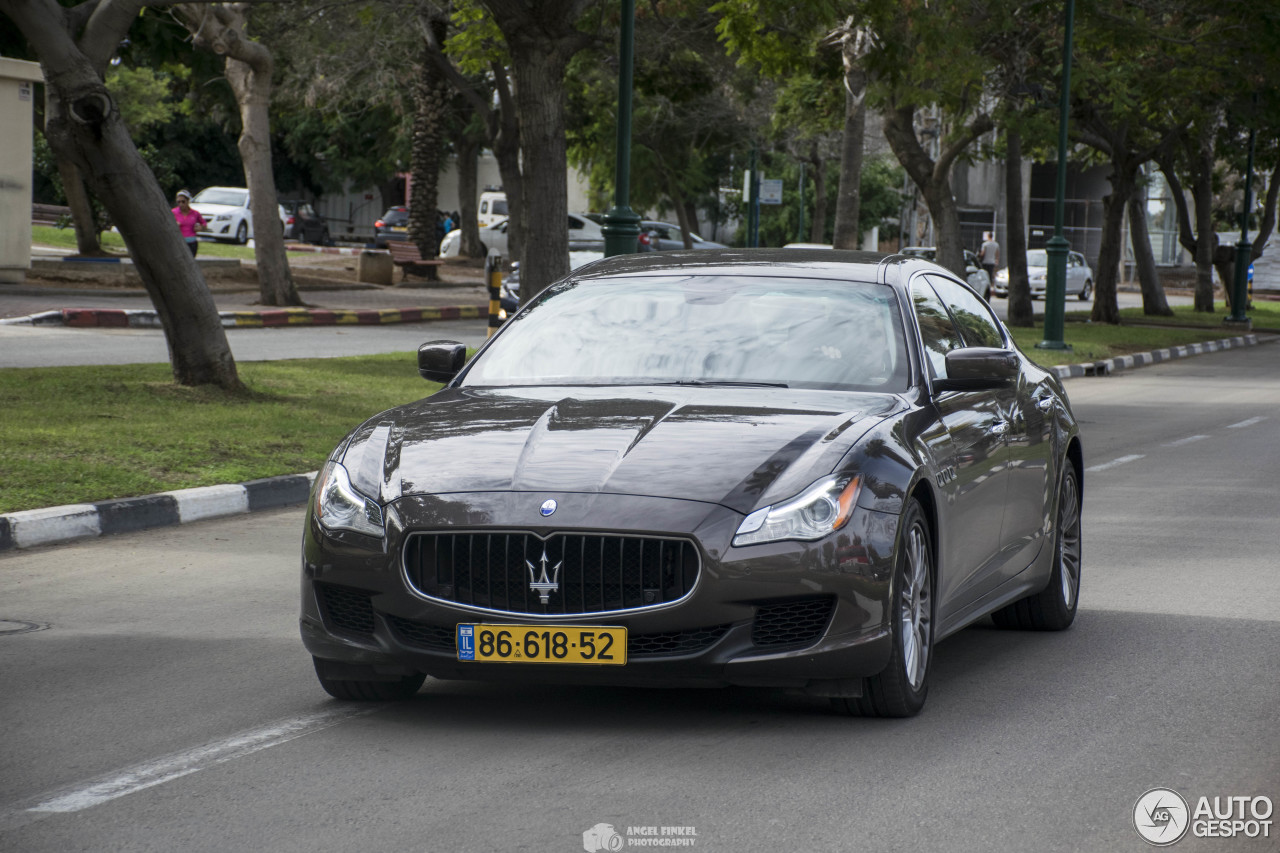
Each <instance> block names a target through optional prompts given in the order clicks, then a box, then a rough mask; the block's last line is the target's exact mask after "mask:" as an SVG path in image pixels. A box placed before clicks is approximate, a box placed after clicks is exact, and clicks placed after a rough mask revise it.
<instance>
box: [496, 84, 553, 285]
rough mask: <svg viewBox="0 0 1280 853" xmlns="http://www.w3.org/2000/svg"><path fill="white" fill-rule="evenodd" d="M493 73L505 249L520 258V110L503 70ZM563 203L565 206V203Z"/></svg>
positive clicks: (522, 230)
mask: <svg viewBox="0 0 1280 853" xmlns="http://www.w3.org/2000/svg"><path fill="white" fill-rule="evenodd" d="M494 74H495V75H500V76H495V78H494V79H495V80H496V86H497V90H498V110H499V111H498V115H497V116H496V121H495V122H494V130H493V134H492V137H491V143H492V145H493V156H494V158H495V159H496V160H497V161H498V173H499V174H500V175H502V190H503V192H505V193H506V194H507V252H508V253H509V254H510V256H511V260H513V261H520V260H522V259H523V258H524V235H525V231H526V223H527V222H528V220H527V219H526V218H525V217H526V215H527V212H526V211H525V207H524V175H522V174H521V172H520V110H519V107H518V106H517V105H516V98H515V95H514V94H513V93H512V91H511V87H510V86H509V85H507V75H506V73H505V72H502V71H501V70H500V69H496V68H495V69H494ZM565 180H566V181H567V180H568V176H566V178H565ZM566 186H567V184H566ZM565 204H566V206H567V204H568V202H567V201H566V202H565ZM566 224H567V221H566ZM523 286H524V285H523V284H522V285H521V287H523Z"/></svg>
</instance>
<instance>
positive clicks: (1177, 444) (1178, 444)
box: [1164, 435, 1209, 447]
mask: <svg viewBox="0 0 1280 853" xmlns="http://www.w3.org/2000/svg"><path fill="white" fill-rule="evenodd" d="M1208 437H1209V436H1207V435H1189V436H1187V437H1186V438H1180V439H1178V440H1177V441H1169V442H1165V445H1164V446H1165V447H1181V446H1182V445H1184V444H1190V443H1191V442H1193V441H1200V440H1201V439H1204V438H1208Z"/></svg>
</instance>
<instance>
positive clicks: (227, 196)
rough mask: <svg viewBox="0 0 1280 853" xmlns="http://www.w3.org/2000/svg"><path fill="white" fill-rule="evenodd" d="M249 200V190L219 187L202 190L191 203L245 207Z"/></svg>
mask: <svg viewBox="0 0 1280 853" xmlns="http://www.w3.org/2000/svg"><path fill="white" fill-rule="evenodd" d="M248 198H249V191H248V190H229V189H222V188H219V187H210V188H209V189H207V190H200V192H198V193H196V197H195V198H193V199H191V203H192V204H198V203H200V202H204V203H205V204H226V205H230V206H231V207H244V206H245V202H246V201H247V200H248Z"/></svg>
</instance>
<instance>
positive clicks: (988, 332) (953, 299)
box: [926, 275, 1005, 349]
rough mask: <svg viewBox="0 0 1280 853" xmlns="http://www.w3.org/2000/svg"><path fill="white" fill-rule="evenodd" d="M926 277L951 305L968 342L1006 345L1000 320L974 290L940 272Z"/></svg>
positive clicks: (984, 344)
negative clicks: (941, 274) (943, 275)
mask: <svg viewBox="0 0 1280 853" xmlns="http://www.w3.org/2000/svg"><path fill="white" fill-rule="evenodd" d="M926 278H928V279H929V283H930V284H932V285H933V287H934V289H935V290H936V291H937V292H938V295H939V296H941V297H942V301H943V302H945V303H946V305H947V307H948V308H950V309H951V316H952V317H954V318H955V324H956V327H957V328H958V329H959V332H960V336H961V337H962V338H963V339H964V345H965V346H968V347H995V348H996V349H1003V348H1004V346H1005V342H1004V333H1003V332H1001V331H1000V323H999V321H997V320H996V318H995V315H993V314H992V313H991V309H990V308H988V307H987V306H986V305H984V304H983V302H982V300H981V299H979V298H978V297H977V296H976V295H975V294H974V292H973V291H972V290H970V289H969V288H967V287H965V286H964V285H962V284H960V283H958V282H955V281H952V280H951V279H949V278H944V277H942V276H940V275H930V276H926Z"/></svg>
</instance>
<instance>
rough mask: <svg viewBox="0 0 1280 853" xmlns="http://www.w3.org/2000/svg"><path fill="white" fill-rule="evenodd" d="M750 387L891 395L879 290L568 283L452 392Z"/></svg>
mask: <svg viewBox="0 0 1280 853" xmlns="http://www.w3.org/2000/svg"><path fill="white" fill-rule="evenodd" d="M681 383H690V384H713V385H714V384H760V385H784V386H787V387H791V388H836V389H841V390H875V391H902V390H905V389H906V387H907V383H908V379H907V356H906V348H905V345H904V343H903V334H902V322H901V319H900V315H899V313H898V304H897V300H896V299H895V298H894V295H893V292H892V290H891V289H890V288H889V287H887V286H885V285H877V284H864V283H857V282H847V281H815V280H811V279H788V278H769V277H732V276H690V275H668V276H645V277H636V278H617V279H592V280H587V281H570V282H566V283H563V284H560V285H558V286H556V287H554V288H552V289H551V290H550V291H549V292H548V293H547V295H546V296H545V297H544V298H542V299H540V300H538V301H537V302H535V303H534V304H533V305H532V306H531V307H530V308H529V309H528V310H526V311H523V312H521V313H520V314H519V315H517V316H516V317H514V318H512V319H511V320H508V321H507V325H506V327H504V328H503V330H502V334H501V335H500V336H499V337H498V338H497V339H496V340H495V341H494V342H493V344H492V345H491V346H490V347H489V348H488V349H487V350H485V352H484V353H483V354H482V355H480V356H479V357H478V358H477V359H476V360H475V362H474V363H473V365H472V366H471V368H470V369H469V371H468V372H467V374H466V376H465V378H464V381H463V385H465V386H494V385H647V384H681Z"/></svg>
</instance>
